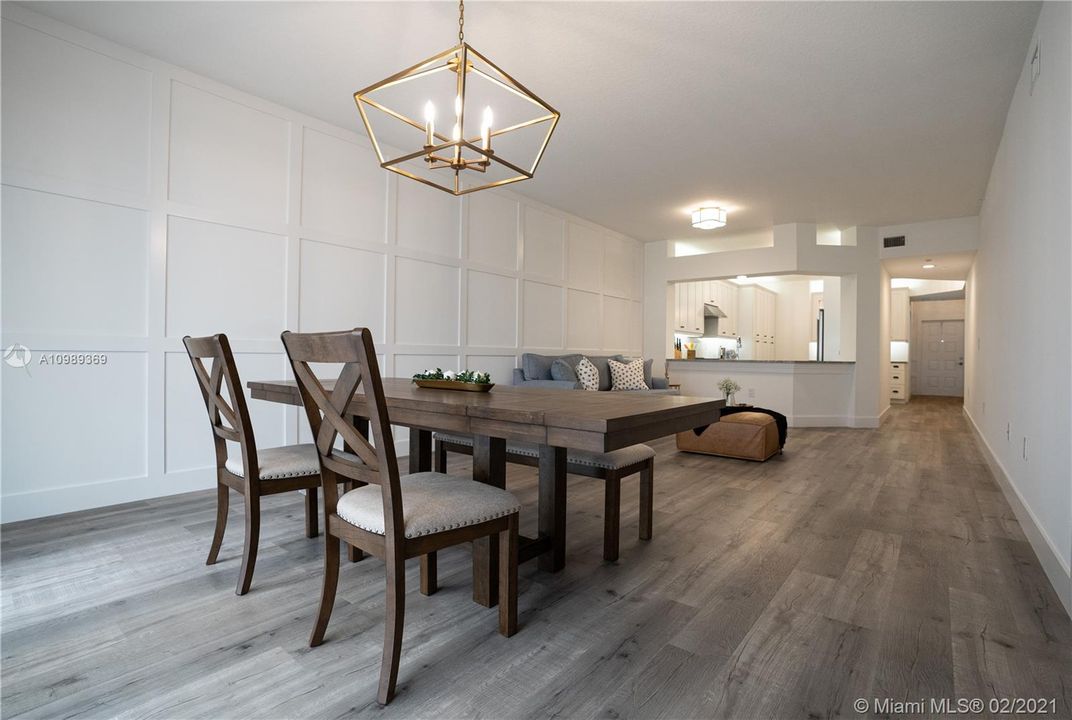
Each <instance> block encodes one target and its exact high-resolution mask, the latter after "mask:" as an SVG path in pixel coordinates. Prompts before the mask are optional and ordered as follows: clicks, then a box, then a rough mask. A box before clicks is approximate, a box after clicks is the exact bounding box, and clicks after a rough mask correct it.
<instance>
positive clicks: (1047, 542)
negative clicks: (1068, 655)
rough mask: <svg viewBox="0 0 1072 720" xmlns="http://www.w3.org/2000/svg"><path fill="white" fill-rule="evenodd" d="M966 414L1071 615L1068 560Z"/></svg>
mask: <svg viewBox="0 0 1072 720" xmlns="http://www.w3.org/2000/svg"><path fill="white" fill-rule="evenodd" d="M964 417H966V418H968V424H969V425H970V426H971V429H972V431H973V432H974V433H975V438H976V440H977V442H978V445H979V447H980V448H981V449H982V451H983V457H985V458H986V464H987V465H989V466H990V471H991V472H992V473H994V477H995V478H997V481H998V485H999V486H1000V487H1001V492H1002V493H1003V494H1004V495H1005V499H1006V500H1007V501H1008V503H1009V506H1010V507H1011V508H1012V511H1013V513H1014V514H1015V515H1016V519H1017V520H1018V521H1019V522H1020V527H1022V528H1023V529H1024V535H1026V536H1027V540H1028V542H1030V543H1031V548H1032V549H1033V550H1034V551H1035V555H1036V556H1037V557H1038V560H1039V563H1040V564H1041V565H1042V570H1043V571H1044V572H1045V573H1046V577H1047V578H1049V581H1050V584H1051V585H1053V589H1054V590H1055V591H1056V592H1057V597H1059V598H1060V599H1061V604H1062V605H1063V606H1064V608H1065V612H1066V613H1068V614H1069V616H1072V570H1070V568H1069V566H1068V565H1067V564H1066V563H1065V561H1064V558H1063V557H1061V553H1060V552H1059V551H1058V550H1057V545H1056V544H1055V543H1054V542H1053V539H1052V538H1050V536H1049V535H1048V534H1047V533H1046V531H1045V530H1044V529H1043V528H1042V525H1041V524H1040V523H1039V521H1038V518H1037V517H1035V513H1034V512H1032V511H1031V508H1030V507H1029V506H1028V505H1027V503H1025V502H1024V499H1023V497H1022V496H1021V495H1020V491H1019V490H1017V489H1016V485H1014V484H1013V482H1012V480H1011V479H1010V478H1009V474H1008V473H1007V472H1006V471H1005V466H1004V465H1002V464H1001V461H1000V460H999V459H998V456H997V454H996V453H995V452H994V450H993V448H991V447H990V444H989V443H988V442H987V441H986V437H984V436H983V433H982V431H981V430H980V429H979V426H978V425H977V424H976V423H975V418H973V417H972V415H971V413H970V412H968V408H967V407H965V408H964Z"/></svg>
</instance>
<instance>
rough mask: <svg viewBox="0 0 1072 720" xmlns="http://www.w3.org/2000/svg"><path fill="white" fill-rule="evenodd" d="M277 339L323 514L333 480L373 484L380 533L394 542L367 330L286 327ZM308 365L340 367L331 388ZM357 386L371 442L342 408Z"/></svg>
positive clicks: (388, 465) (388, 456)
mask: <svg viewBox="0 0 1072 720" xmlns="http://www.w3.org/2000/svg"><path fill="white" fill-rule="evenodd" d="M282 338H283V346H284V347H285V348H286V350H287V356H288V357H289V358H290V365H291V368H293V370H294V378H295V379H296V380H297V382H298V390H299V391H300V393H301V398H302V404H303V405H304V406H305V414H306V416H307V417H308V419H309V428H310V429H311V430H312V433H313V439H314V441H315V443H316V449H317V452H318V453H319V455H320V469H321V473H320V474H321V482H322V485H323V489H324V513H325V515H327V516H328V517H330V516H331V514H332V513H334V512H335V508H336V505H337V504H338V486H337V483H338V482H340V481H341V480H351V481H357V482H359V483H372V484H375V485H379V486H380V489H381V491H382V495H383V511H384V512H383V516H384V530H385V534H386V537H387V538H388V539H389V541H397V540H399V539H400V538H401V537H402V531H403V521H402V493H401V490H400V488H399V482H398V458H397V457H396V456H395V446H394V439H393V437H392V435H391V423H390V419H389V418H388V416H387V401H386V399H385V398H384V394H383V382H382V381H381V379H380V367H379V363H378V362H377V360H376V348H375V346H374V345H373V343H372V333H371V332H369V331H368V329H367V328H355V329H353V330H347V331H343V332H330V333H292V332H289V331H288V332H284V333H283V336H282ZM310 363H318V364H324V363H326V364H332V365H341V366H342V367H341V369H340V371H339V373H338V379H337V380H335V383H334V386H333V387H332V389H331V390H327V389H326V388H325V387H324V383H322V382H321V381H320V379H319V378H318V377H317V376H316V374H315V373H314V372H313V371H312V369H311V368H310V367H309V365H310ZM359 386H360V387H361V389H362V391H363V393H364V397H365V403H366V406H367V411H366V412H367V414H368V419H369V430H370V431H371V433H372V438H373V440H374V441H375V443H376V444H375V446H373V445H372V444H371V443H370V442H369V441H368V439H367V438H365V437H364V436H362V435H361V434H360V433H359V432H358V431H357V428H355V427H354V425H353V423H352V422H351V421H350V419H349V416H348V414H347V412H346V410H347V408H348V407H349V405H350V403H351V402H352V401H353V399H354V395H355V394H357V392H358V387H359ZM336 438H342V441H343V443H344V444H345V446H346V449H345V450H337V449H336V448H335V440H336ZM337 476H341V479H340V478H339V477H337Z"/></svg>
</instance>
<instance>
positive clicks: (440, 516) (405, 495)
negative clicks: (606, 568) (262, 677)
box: [283, 328, 521, 704]
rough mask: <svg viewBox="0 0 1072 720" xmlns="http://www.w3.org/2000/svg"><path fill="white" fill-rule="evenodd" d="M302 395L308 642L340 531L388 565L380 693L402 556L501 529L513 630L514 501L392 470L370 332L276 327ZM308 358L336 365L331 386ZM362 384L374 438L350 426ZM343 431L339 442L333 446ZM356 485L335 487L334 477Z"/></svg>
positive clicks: (399, 625)
mask: <svg viewBox="0 0 1072 720" xmlns="http://www.w3.org/2000/svg"><path fill="white" fill-rule="evenodd" d="M283 345H284V347H286V350H287V355H288V356H289V357H290V363H291V367H292V368H293V369H294V377H295V378H296V379H297V383H298V389H299V391H300V393H301V398H302V404H303V405H304V406H305V413H306V416H307V417H308V419H309V426H310V428H311V430H312V432H313V437H314V438H315V440H316V449H317V452H318V453H319V457H320V468H321V475H322V478H323V480H322V485H323V489H324V531H325V532H324V543H325V553H324V586H323V592H322V595H321V599H320V610H319V612H318V613H317V618H316V623H315V625H314V627H313V632H312V636H311V637H310V638H309V645H310V646H312V647H316V646H317V645H320V644H321V643H322V642H323V641H324V633H325V631H326V630H327V626H328V621H329V620H330V619H331V611H332V608H333V607H334V604H335V591H336V589H337V588H338V583H339V562H340V560H339V542H340V540H341V541H343V542H346V543H349V544H351V545H354V546H356V547H359V548H361V549H362V550H364V551H366V552H368V553H370V554H372V555H375V556H376V557H378V558H381V559H382V560H383V561H384V565H385V567H386V580H387V592H386V611H385V618H384V624H385V631H384V643H383V658H382V662H381V664H380V681H379V689H378V691H377V700H378V701H379V702H380V703H383V704H387V703H389V702H390V701H391V699H392V698H393V697H394V694H395V682H396V680H397V678H398V662H399V654H400V651H401V647H402V630H403V625H404V622H403V621H404V616H405V600H406V598H405V596H406V585H405V579H406V573H405V561H406V560H407V559H408V558H413V557H419V556H423V555H427V554H429V553H434V552H435V551H437V550H441V549H443V548H445V547H449V546H451V545H458V544H461V543H466V542H471V541H473V540H477V539H479V538H483V537H488V536H494V535H498V537H499V632H500V633H501V634H503V635H505V636H507V637H509V636H511V635H513V634H514V633H515V632H516V631H517V524H518V511H519V510H520V509H521V504H520V503H519V502H518V501H517V499H516V498H515V497H514V496H513V495H511V494H510V493H508V492H506V491H505V490H501V489H499V488H495V487H492V486H490V485H484V484H482V483H478V482H474V481H473V480H472V479H470V478H463V477H451V476H449V475H446V474H443V473H438V472H421V473H415V474H412V475H407V476H405V477H401V478H400V477H399V473H398V459H397V457H396V456H395V447H394V440H393V438H392V436H391V425H390V418H389V417H388V413H387V404H386V400H385V398H384V393H383V384H382V382H381V379H380V371H379V365H378V363H377V360H376V351H375V348H374V346H373V343H372V334H371V333H370V332H369V331H368V330H367V329H365V328H357V329H354V330H352V331H346V332H335V333H314V334H295V333H290V332H285V333H283ZM310 363H329V364H334V365H341V366H342V367H341V370H340V372H339V377H338V379H337V380H335V382H334V387H333V388H332V389H331V390H328V389H326V388H325V386H324V385H323V384H322V383H321V382H320V380H319V379H318V378H317V377H316V375H315V374H314V373H313V371H312V370H311V369H310V367H309V365H310ZM359 385H360V386H361V388H362V390H363V394H364V397H365V403H366V406H367V414H368V416H369V429H370V431H371V434H372V439H373V441H374V442H375V446H373V445H372V444H371V443H370V442H369V440H368V439H367V438H365V437H364V436H362V435H361V434H360V433H359V432H357V430H356V429H355V428H354V425H353V424H352V423H351V422H350V420H349V419H348V418H347V417H346V416H347V412H346V411H347V408H348V407H349V406H350V404H351V402H352V401H353V398H354V395H355V394H356V393H357V391H358V386H359ZM337 438H341V439H342V441H343V442H344V443H345V446H346V450H338V449H336V448H335V441H336V439H337ZM342 480H349V481H352V482H354V484H355V485H357V484H359V483H367V484H366V485H364V486H362V487H357V488H356V489H354V490H350V491H348V492H346V494H344V495H343V496H342V497H339V495H338V485H337V483H338V482H340V481H342Z"/></svg>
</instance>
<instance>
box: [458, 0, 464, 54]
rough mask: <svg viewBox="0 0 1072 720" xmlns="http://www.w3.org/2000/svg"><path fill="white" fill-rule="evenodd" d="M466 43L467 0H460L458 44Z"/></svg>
mask: <svg viewBox="0 0 1072 720" xmlns="http://www.w3.org/2000/svg"><path fill="white" fill-rule="evenodd" d="M464 42H465V0H458V44H459V45H461V44H462V43H464Z"/></svg>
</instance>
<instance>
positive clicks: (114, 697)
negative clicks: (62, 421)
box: [0, 398, 1072, 718]
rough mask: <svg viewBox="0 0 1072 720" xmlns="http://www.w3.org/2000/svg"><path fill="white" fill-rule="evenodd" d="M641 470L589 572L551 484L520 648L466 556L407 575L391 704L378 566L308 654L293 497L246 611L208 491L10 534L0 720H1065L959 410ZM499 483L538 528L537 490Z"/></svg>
mask: <svg viewBox="0 0 1072 720" xmlns="http://www.w3.org/2000/svg"><path fill="white" fill-rule="evenodd" d="M656 447H657V450H658V453H659V454H658V458H657V460H656V482H655V538H654V540H653V541H651V542H649V543H642V542H640V541H638V540H637V539H636V531H637V493H638V488H637V481H636V478H635V477H634V478H632V479H630V480H629V481H627V482H625V483H624V484H623V491H622V497H623V500H622V502H623V513H622V528H623V530H622V548H621V559H620V560H619V561H618V562H617V563H613V564H608V563H604V562H602V560H601V542H602V517H601V516H602V492H603V488H602V483H601V482H599V481H596V480H591V479H587V478H580V477H573V476H571V478H570V483H569V519H568V527H569V535H568V537H569V549H568V555H567V565H566V569H565V570H564V571H563V572H561V573H558V574H554V575H552V574H548V573H544V572H541V571H539V570H538V569H537V567H536V564H535V563H527V564H526V565H524V566H523V568H522V570H521V578H520V590H521V595H520V600H519V613H520V615H519V619H520V631H519V632H518V634H517V635H516V636H514V637H513V638H509V639H507V638H503V637H501V636H499V635H498V633H497V632H496V613H495V611H494V610H488V609H485V608H481V607H479V606H477V605H475V604H474V603H473V602H471V601H470V599H469V597H470V575H469V569H470V563H469V555H468V553H467V552H466V551H465V550H463V549H456V550H451V551H447V552H444V553H441V555H440V561H439V577H440V583H441V585H442V589H441V590H440V592H439V593H438V594H436V595H433V596H432V597H424V596H422V595H420V594H419V593H418V592H417V565H416V562H415V561H414V562H412V563H411V564H410V566H409V570H408V574H407V579H406V581H407V589H408V594H407V608H406V632H405V639H404V644H403V654H402V665H401V670H400V674H399V689H398V697H397V699H396V700H395V701H394V702H393V703H392V704H391V705H390V706H388V707H386V708H380V707H379V706H377V705H376V704H375V701H374V698H375V694H376V693H375V689H376V682H377V673H378V669H379V657H380V650H381V647H382V641H383V624H382V623H383V569H382V565H381V564H380V563H379V562H378V561H376V560H375V559H367V560H365V561H362V562H360V563H357V564H345V563H344V567H343V571H342V577H341V580H340V587H339V594H338V600H337V602H336V608H335V613H334V615H333V616H332V619H331V625H330V626H329V628H328V634H327V642H326V643H325V644H324V645H322V646H321V647H319V648H316V649H310V648H309V647H308V645H307V639H308V635H309V631H310V628H311V627H312V623H313V616H314V613H315V610H316V603H317V600H318V597H319V588H320V577H321V557H322V544H321V543H322V540H321V539H316V540H307V539H306V538H305V537H304V534H303V522H302V503H301V500H300V497H299V496H297V495H292V496H290V497H280V496H275V497H270V498H265V500H264V506H265V512H264V518H263V522H262V536H261V551H260V557H259V559H258V564H257V571H256V575H255V576H254V579H253V589H252V590H251V591H250V593H249V594H248V595H247V596H245V597H241V598H240V597H236V596H235V595H234V593H233V586H234V582H235V578H236V574H237V572H238V565H239V560H240V557H239V554H240V549H241V537H242V518H241V514H240V508H241V503H237V502H232V508H233V509H234V508H237V509H235V510H233V511H232V515H231V519H230V524H229V526H228V531H227V536H226V537H225V539H224V545H223V550H222V552H221V554H220V558H221V561H220V563H219V564H218V565H216V566H214V567H206V566H205V565H204V564H203V563H204V557H205V553H206V552H207V550H208V544H209V540H210V538H211V534H212V524H213V518H214V512H215V511H214V494H213V493H212V492H199V493H191V494H186V495H179V496H174V497H169V498H163V499H159V500H153V501H147V502H139V503H131V504H128V505H122V506H116V507H111V508H104V509H101V510H95V511H89V512H83V513H74V514H70V515H65V516H61V517H56V518H47V519H42V520H34V521H27V522H23V523H15V524H9V525H6V526H4V527H3V528H2V533H0V538H2V552H3V566H2V583H3V585H2V606H0V610H2V624H3V627H2V640H0V646H2V678H0V679H2V695H0V700H2V706H0V707H2V716H3V717H4V718H16V717H18V718H23V717H25V718H75V717H78V718H83V717H84V718H106V717H107V718H111V717H123V718H127V717H130V718H135V717H136V718H238V717H255V718H336V717H342V716H352V715H355V714H356V715H357V716H361V717H377V718H381V717H382V718H413V717H416V718H459V717H481V718H544V717H579V718H591V717H599V718H761V717H762V718H805V717H806V718H825V717H837V716H849V717H854V716H859V715H858V714H857V713H855V712H854V710H853V707H852V703H853V701H854V700H855V699H856V698H858V697H865V698H869V699H871V698H875V697H878V698H892V699H894V700H901V701H904V700H909V701H913V700H918V699H919V698H929V697H939V698H946V697H948V698H959V697H964V698H971V697H981V698H984V699H986V698H991V697H1044V698H1054V699H1055V703H1056V716H1057V717H1066V718H1067V717H1072V677H1070V674H1072V671H1070V668H1072V623H1070V621H1069V618H1068V616H1067V615H1066V614H1065V613H1064V610H1063V609H1062V607H1061V605H1060V603H1059V601H1058V599H1057V597H1056V595H1055V594H1054V592H1053V590H1052V589H1051V588H1050V586H1049V585H1048V583H1047V581H1046V578H1045V576H1044V575H1043V572H1042V569H1041V568H1040V566H1039V564H1038V562H1037V561H1036V560H1035V557H1034V555H1033V553H1032V551H1031V548H1030V546H1029V545H1028V543H1027V541H1026V539H1025V537H1024V535H1023V533H1022V531H1021V529H1020V527H1019V525H1018V523H1017V521H1016V519H1015V517H1014V516H1013V514H1012V511H1011V510H1010V509H1009V507H1008V505H1007V504H1006V502H1005V500H1004V498H1003V497H1002V495H1001V492H1000V490H999V489H998V487H997V485H996V484H995V482H994V480H993V478H992V477H991V475H990V473H989V471H988V469H987V467H986V466H985V464H984V461H983V458H982V457H981V455H980V454H979V452H978V450H977V449H976V447H975V444H974V441H973V438H972V436H971V435H970V431H969V430H968V428H967V426H966V424H965V421H964V419H963V417H962V415H961V411H960V407H959V403H958V402H956V401H951V400H945V399H937V398H914V399H913V400H912V402H911V403H909V404H908V405H905V406H898V407H894V408H892V409H891V411H890V415H889V417H888V419H887V421H886V423H885V425H884V426H883V427H882V428H881V429H880V430H846V429H792V430H790V434H789V443H788V445H787V446H786V450H785V453H784V455H782V456H776V457H775V458H773V459H772V460H771V461H768V462H767V463H764V464H754V463H748V462H743V461H736V460H728V459H719V458H711V457H705V456H700V455H686V454H678V453H677V452H676V451H675V450H674V447H673V443H672V441H671V440H669V439H668V440H665V441H660V442H659V443H657V444H656ZM468 463H469V460H468V458H462V457H459V456H455V457H454V459H453V460H452V464H451V469H452V470H458V471H465V470H466V469H467V468H468V467H469V464H468ZM509 487H510V489H511V490H514V491H515V492H516V493H517V494H518V495H519V497H520V498H521V499H522V500H523V501H524V502H525V504H526V507H527V510H526V511H523V523H522V532H523V533H528V534H531V533H534V532H535V516H534V513H533V512H532V508H533V506H534V503H535V501H536V483H535V474H534V471H533V470H532V469H529V468H520V467H511V468H510V471H509ZM984 715H985V714H984Z"/></svg>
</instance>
